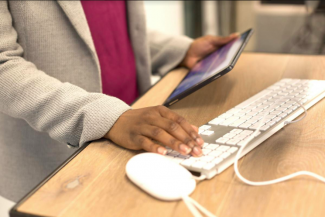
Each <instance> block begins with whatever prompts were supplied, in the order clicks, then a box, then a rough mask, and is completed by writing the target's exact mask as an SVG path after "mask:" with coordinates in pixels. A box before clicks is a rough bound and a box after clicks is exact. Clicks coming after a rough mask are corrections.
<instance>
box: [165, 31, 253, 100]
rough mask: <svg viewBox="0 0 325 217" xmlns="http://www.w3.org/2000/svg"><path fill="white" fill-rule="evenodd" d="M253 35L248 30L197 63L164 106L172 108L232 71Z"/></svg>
mask: <svg viewBox="0 0 325 217" xmlns="http://www.w3.org/2000/svg"><path fill="white" fill-rule="evenodd" d="M252 33H253V30H252V29H249V30H247V31H246V32H244V33H243V34H241V35H240V36H239V37H238V38H236V39H234V40H232V41H230V42H229V43H228V44H225V45H224V46H222V47H220V48H219V49H218V50H217V51H215V52H213V53H211V54H210V55H208V56H207V57H205V58H204V59H203V60H201V61H199V62H198V63H196V64H195V66H194V67H193V68H192V70H191V71H189V72H188V74H187V75H186V76H185V78H184V79H183V80H182V81H181V83H180V84H179V85H178V86H177V87H176V89H175V90H174V91H173V92H172V94H171V95H170V96H169V97H168V99H167V100H166V102H165V103H164V105H165V106H170V105H172V104H174V103H176V102H178V101H179V100H180V99H182V98H184V97H186V96H188V95H189V94H191V93H193V92H195V91H196V90H198V89H200V88H201V87H203V86H205V85H207V84H209V83H210V82H212V81H214V80H215V79H217V78H220V77H221V76H222V75H224V74H226V73H227V72H229V71H231V70H232V69H233V67H234V66H235V63H236V61H237V59H238V58H239V56H240V54H241V53H242V51H243V49H244V48H245V45H246V44H247V42H248V40H249V38H250V36H251V35H252Z"/></svg>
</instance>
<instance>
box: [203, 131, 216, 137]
mask: <svg viewBox="0 0 325 217" xmlns="http://www.w3.org/2000/svg"><path fill="white" fill-rule="evenodd" d="M212 134H214V131H212V130H206V131H204V132H202V133H201V135H205V136H211V135H212Z"/></svg>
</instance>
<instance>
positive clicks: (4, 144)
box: [0, 1, 151, 201]
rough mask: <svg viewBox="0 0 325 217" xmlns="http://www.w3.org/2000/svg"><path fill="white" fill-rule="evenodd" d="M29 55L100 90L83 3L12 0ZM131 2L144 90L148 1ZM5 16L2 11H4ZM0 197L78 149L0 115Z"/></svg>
mask: <svg viewBox="0 0 325 217" xmlns="http://www.w3.org/2000/svg"><path fill="white" fill-rule="evenodd" d="M8 4H9V10H10V12H11V15H12V18H13V26H14V27H15V29H16V31H17V33H18V42H19V44H20V45H21V46H22V47H23V49H24V58H25V59H26V60H28V61H30V62H32V63H34V64H35V65H36V67H37V68H38V69H40V70H42V71H44V72H45V73H46V74H48V75H50V76H52V77H55V78H57V79H59V80H61V81H62V82H69V83H72V84H75V85H78V86H80V87H82V88H84V89H85V90H87V91H90V92H101V90H102V89H101V75H100V69H99V64H98V59H97V55H96V52H95V49H94V45H93V42H92V38H91V34H90V31H89V28H88V25H87V21H86V18H85V15H84V12H83V10H82V6H81V3H80V2H79V1H60V2H59V3H58V1H8ZM127 4H128V7H127V8H128V20H129V33H130V39H131V42H132V47H133V50H134V53H135V59H136V69H137V79H138V85H139V92H140V94H141V93H143V92H144V91H145V90H146V89H147V88H148V87H150V71H151V68H150V60H149V57H150V55H149V48H148V44H147V38H146V29H145V28H146V27H145V17H144V9H143V3H142V2H138V1H130V2H128V3H127ZM0 18H1V14H0ZM0 138H1V141H0V150H1V151H0V171H1V174H2V175H1V179H0V195H2V196H4V197H6V198H8V199H10V200H13V201H17V200H19V199H20V198H21V197H22V196H24V194H26V193H27V192H28V191H29V190H30V189H31V188H33V187H34V186H35V185H37V184H38V183H39V182H40V181H41V180H42V179H43V178H44V177H46V175H48V174H49V173H51V172H52V171H53V170H54V169H55V168H56V167H58V166H59V165H60V164H61V163H62V162H63V161H64V159H66V158H67V157H68V156H69V155H71V154H72V152H73V151H74V150H71V149H68V148H67V147H66V145H64V144H59V143H58V142H56V141H54V140H53V139H51V138H50V137H49V136H48V135H47V134H45V133H39V132H36V131H35V130H33V129H32V128H31V127H30V126H29V125H28V124H27V123H26V122H25V121H24V120H20V119H16V118H12V117H9V116H7V115H5V114H2V113H0Z"/></svg>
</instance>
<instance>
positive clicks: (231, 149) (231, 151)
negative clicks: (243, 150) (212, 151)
mask: <svg viewBox="0 0 325 217" xmlns="http://www.w3.org/2000/svg"><path fill="white" fill-rule="evenodd" d="M237 150H238V148H237V147H231V148H230V149H229V150H228V151H227V152H229V153H231V154H232V153H235V152H236V151H237Z"/></svg>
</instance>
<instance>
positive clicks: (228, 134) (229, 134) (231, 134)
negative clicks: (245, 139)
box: [223, 133, 236, 139]
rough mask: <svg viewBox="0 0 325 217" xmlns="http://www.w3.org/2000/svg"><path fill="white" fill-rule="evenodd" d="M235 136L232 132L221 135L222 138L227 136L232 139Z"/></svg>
mask: <svg viewBox="0 0 325 217" xmlns="http://www.w3.org/2000/svg"><path fill="white" fill-rule="evenodd" d="M235 136H236V134H234V133H227V134H225V135H223V137H224V138H228V139H232V138H233V137H235Z"/></svg>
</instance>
